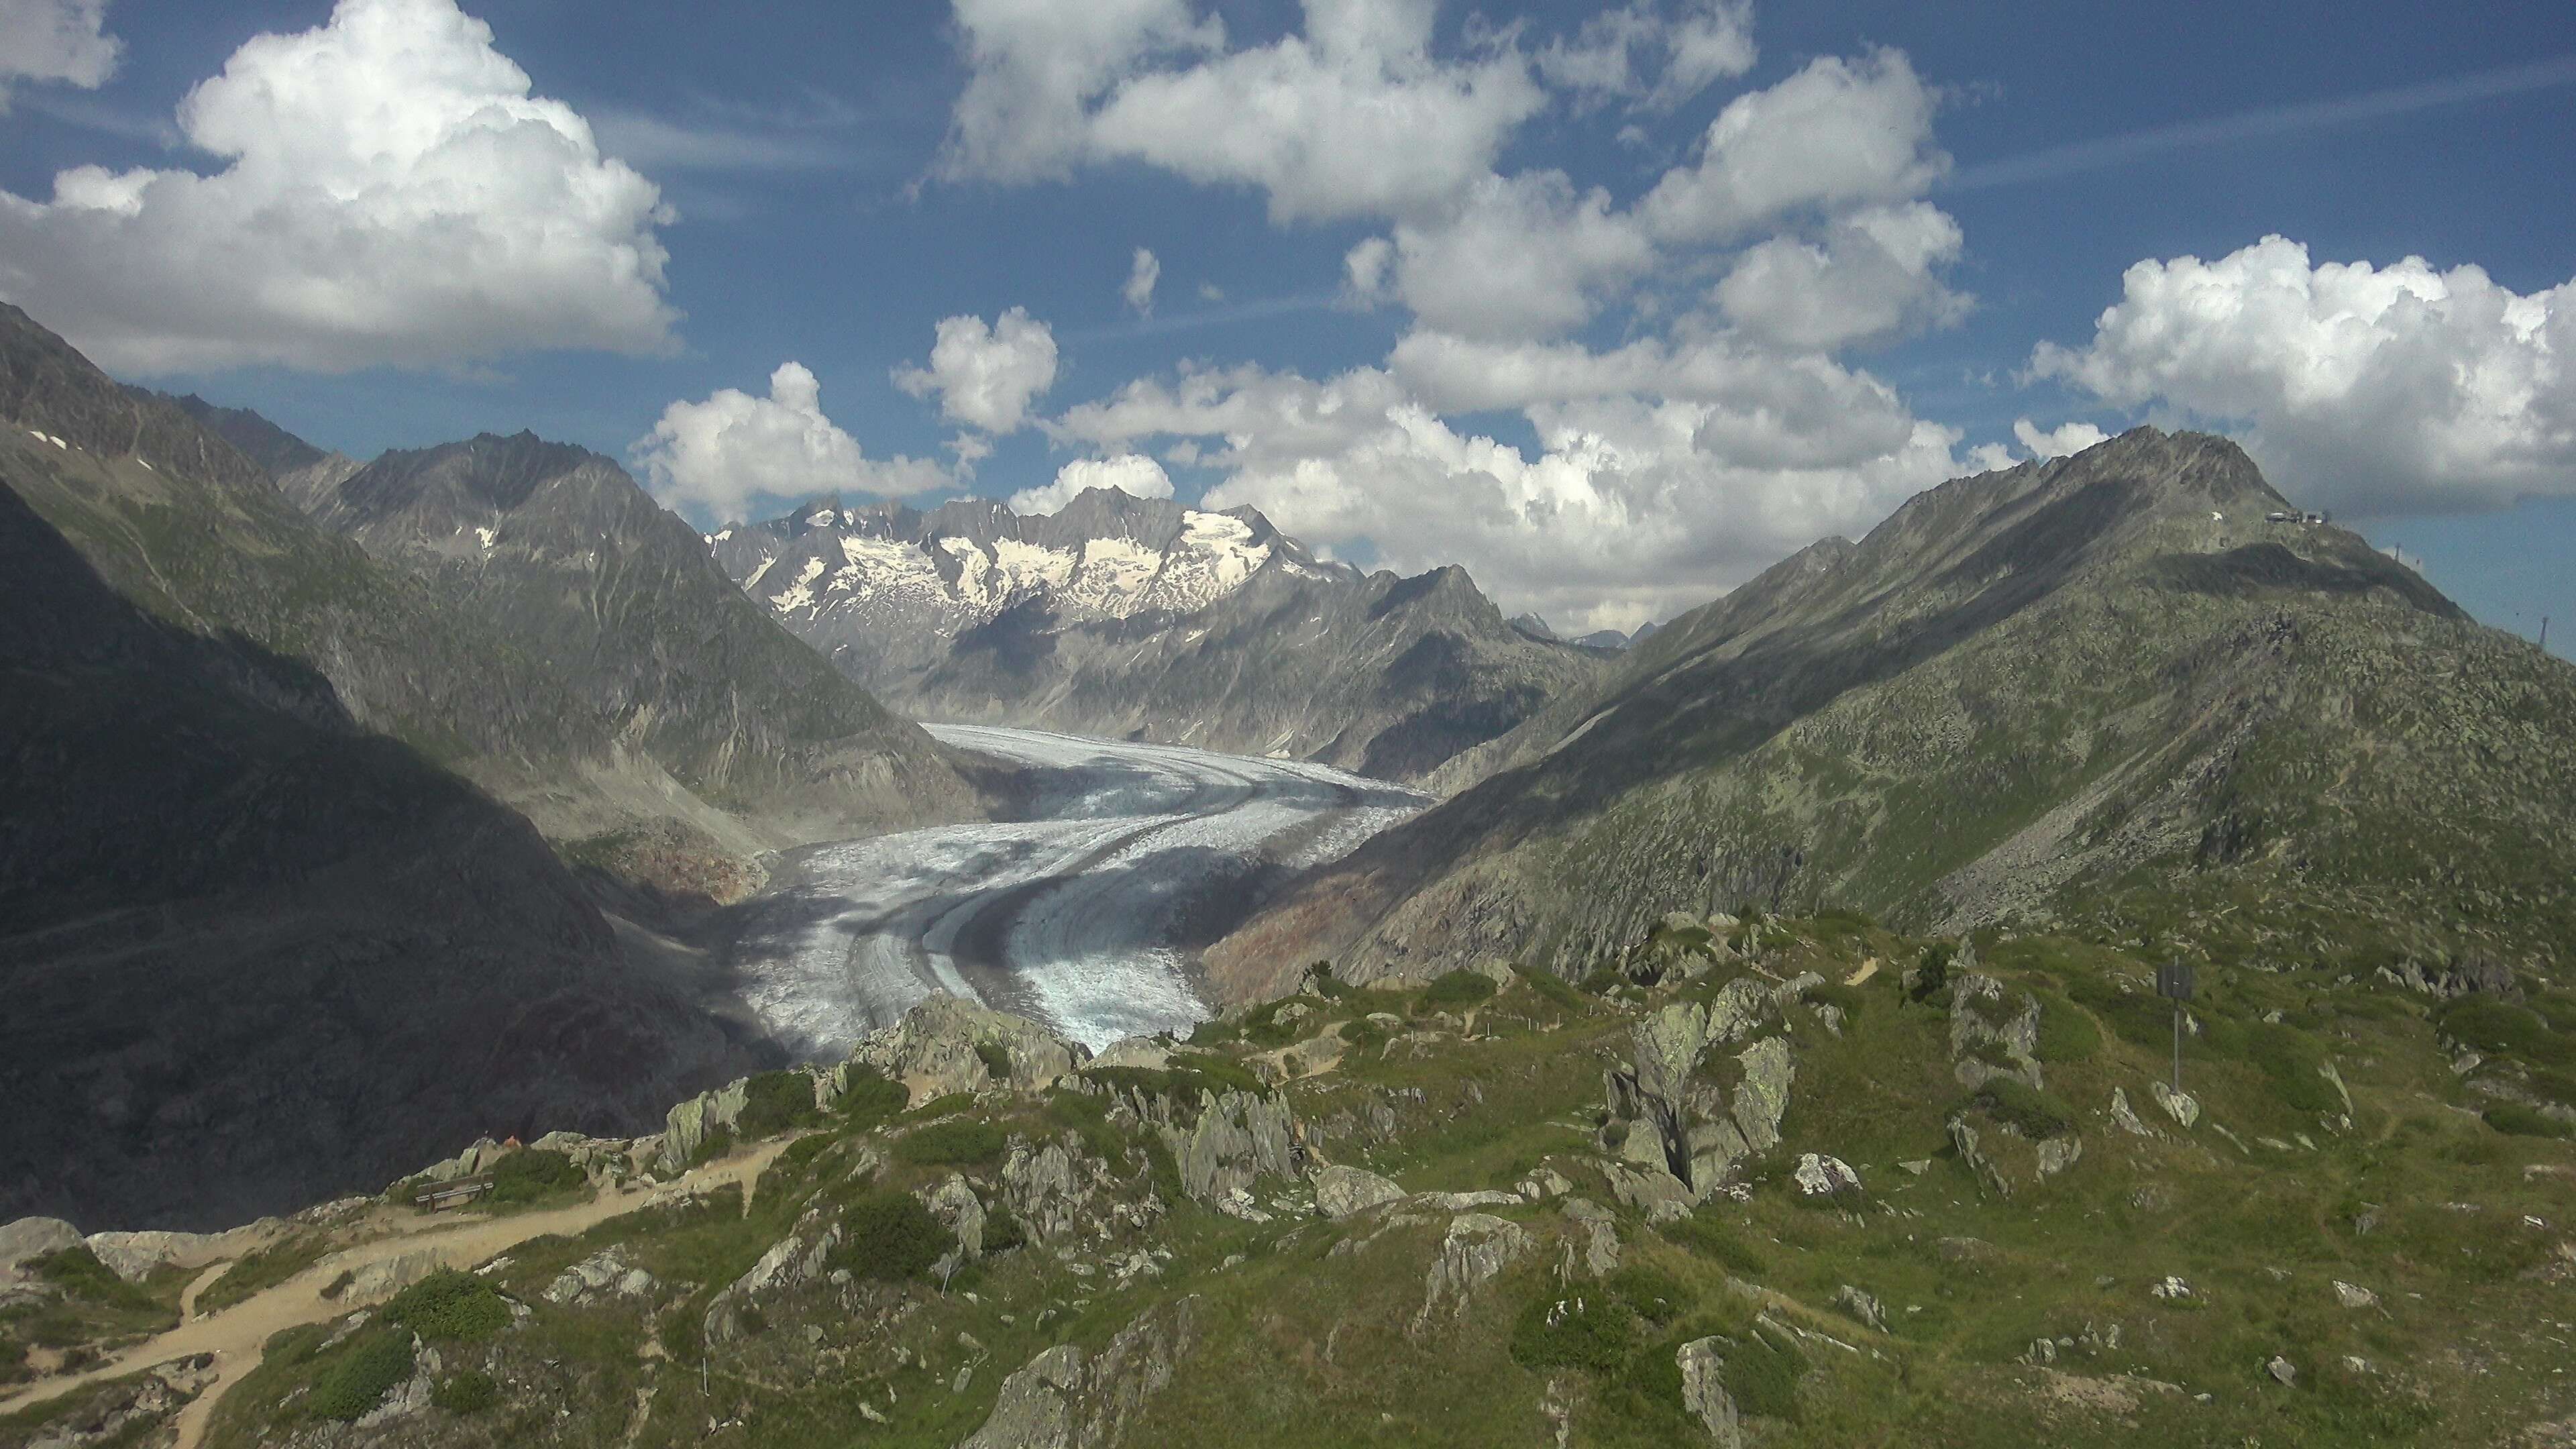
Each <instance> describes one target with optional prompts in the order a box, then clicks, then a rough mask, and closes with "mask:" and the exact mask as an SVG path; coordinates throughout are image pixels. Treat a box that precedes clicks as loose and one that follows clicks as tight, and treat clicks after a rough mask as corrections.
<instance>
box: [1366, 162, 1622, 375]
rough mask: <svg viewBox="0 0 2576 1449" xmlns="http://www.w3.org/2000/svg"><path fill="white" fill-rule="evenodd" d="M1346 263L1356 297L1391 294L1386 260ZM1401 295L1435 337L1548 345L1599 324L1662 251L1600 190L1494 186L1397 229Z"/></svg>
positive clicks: (1488, 182) (1517, 182)
mask: <svg viewBox="0 0 2576 1449" xmlns="http://www.w3.org/2000/svg"><path fill="white" fill-rule="evenodd" d="M1367 245H1368V244H1367V243H1365V242H1364V243H1362V244H1361V247H1360V248H1354V249H1353V251H1352V253H1351V255H1350V256H1349V257H1348V258H1346V259H1345V264H1344V265H1345V270H1346V272H1347V274H1348V279H1349V281H1350V284H1351V289H1352V291H1353V292H1354V293H1359V294H1361V295H1368V294H1369V293H1370V292H1373V291H1375V290H1376V288H1375V287H1369V288H1363V286H1362V283H1364V282H1377V283H1379V285H1381V286H1382V285H1384V283H1383V281H1382V277H1383V274H1384V270H1385V257H1386V254H1385V253H1384V252H1375V253H1370V254H1368V255H1366V256H1363V255H1362V249H1364V248H1366V247H1367ZM1393 256H1394V264H1395V265H1394V278H1393V290H1394V292H1395V295H1396V296H1397V297H1398V298H1400V299H1401V300H1402V301H1403V302H1404V304H1405V306H1407V307H1409V308H1411V309H1412V310H1413V313H1414V315H1415V316H1417V317H1419V318H1421V319H1422V321H1423V322H1424V323H1425V324H1427V325H1429V326H1432V327H1436V328H1440V329H1442V330H1445V331H1449V332H1455V333H1459V334H1462V335H1466V336H1477V337H1545V336H1554V335H1556V334H1559V333H1563V332H1568V331H1571V330H1573V329H1574V328H1576V327H1580V326H1582V325H1583V324H1584V323H1586V322H1588V321H1590V320H1591V319H1592V316H1593V313H1594V311H1595V310H1596V309H1597V308H1598V307H1599V306H1600V305H1601V302H1602V300H1603V298H1604V297H1605V296H1607V295H1615V294H1616V293H1617V292H1618V291H1620V290H1623V289H1624V288H1625V287H1626V285H1627V283H1628V282H1629V281H1631V280H1632V279H1634V278H1635V277H1637V276H1639V275H1641V274H1643V273H1644V272H1646V271H1648V270H1649V269H1651V268H1652V267H1653V266H1654V262H1655V249H1654V245H1653V244H1652V243H1651V242H1649V241H1648V240H1647V239H1646V236H1645V234H1644V233H1643V232H1642V231H1640V230H1639V229H1638V227H1637V225H1636V224H1635V222H1634V221H1633V220H1632V219H1631V218H1629V217H1628V216H1626V215H1624V214H1622V213H1620V212H1617V211H1615V210H1613V209H1612V207H1611V204H1610V194H1609V193H1608V192H1606V191H1604V190H1602V189H1600V188H1599V187H1594V188H1593V189H1591V190H1590V191H1585V192H1578V191H1576V190H1575V187H1574V183H1573V182H1572V181H1571V180H1570V179H1569V178H1568V177H1567V176H1566V175H1565V173H1564V172H1562V171H1525V172H1522V173H1521V174H1519V175H1517V176H1512V177H1508V178H1506V177H1501V176H1488V177H1486V178H1485V179H1484V180H1483V181H1481V182H1478V183H1477V184H1476V185H1475V186H1474V187H1473V188H1472V189H1470V190H1469V191H1468V192H1467V193H1466V195H1465V196H1464V197H1463V198H1462V199H1461V200H1460V201H1459V202H1458V203H1457V204H1456V205H1455V206H1454V207H1452V208H1450V209H1448V210H1447V211H1445V212H1444V213H1443V214H1441V215H1439V216H1438V217H1437V218H1436V219H1434V220H1430V221H1426V222H1424V223H1421V224H1412V223H1406V224H1401V225H1398V226H1397V227H1396V229H1395V238H1394V253H1393Z"/></svg>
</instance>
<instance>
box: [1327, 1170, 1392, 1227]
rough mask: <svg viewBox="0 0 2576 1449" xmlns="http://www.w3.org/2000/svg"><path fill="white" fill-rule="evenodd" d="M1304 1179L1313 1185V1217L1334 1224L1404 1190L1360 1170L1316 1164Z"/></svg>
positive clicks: (1389, 1199)
mask: <svg viewBox="0 0 2576 1449" xmlns="http://www.w3.org/2000/svg"><path fill="white" fill-rule="evenodd" d="M1306 1177H1307V1180H1308V1181H1309V1182H1311V1183H1313V1184H1314V1186H1315V1215H1316V1216H1318V1217H1323V1218H1330V1219H1332V1220H1334V1221H1336V1222H1338V1221H1340V1220H1341V1219H1343V1218H1346V1217H1349V1216H1350V1215H1351V1214H1353V1213H1360V1212H1366V1211H1368V1210H1369V1209H1370V1208H1373V1207H1376V1206H1378V1205H1379V1204H1381V1203H1390V1202H1394V1201H1396V1200H1397V1199H1399V1198H1401V1197H1403V1196H1404V1189H1403V1188H1400V1187H1398V1186H1396V1185H1395V1184H1394V1183H1393V1182H1390V1181H1388V1180H1387V1179H1385V1178H1383V1177H1380V1176H1378V1175H1377V1174H1376V1173H1374V1172H1371V1171H1369V1170H1368V1169H1366V1168H1361V1167H1344V1166H1341V1165H1340V1164H1338V1163H1331V1162H1326V1163H1319V1164H1317V1165H1316V1166H1314V1167H1313V1168H1310V1169H1309V1170H1308V1171H1307V1174H1306Z"/></svg>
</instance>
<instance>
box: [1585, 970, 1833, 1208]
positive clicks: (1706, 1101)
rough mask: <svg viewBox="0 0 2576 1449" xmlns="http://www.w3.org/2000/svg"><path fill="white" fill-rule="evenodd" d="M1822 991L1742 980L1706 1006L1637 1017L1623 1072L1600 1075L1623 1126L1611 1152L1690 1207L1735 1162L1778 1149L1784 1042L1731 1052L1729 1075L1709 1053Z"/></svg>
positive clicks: (1786, 1067)
mask: <svg viewBox="0 0 2576 1449" xmlns="http://www.w3.org/2000/svg"><path fill="white" fill-rule="evenodd" d="M1821 984H1822V981H1821V980H1820V979H1818V978H1813V977H1810V978H1806V979H1804V980H1803V981H1799V982H1790V983H1788V984H1787V985H1785V986H1773V985H1771V984H1769V983H1766V982H1764V981H1762V980H1761V979H1759V978H1757V977H1751V976H1743V977H1738V978H1736V979H1735V980H1733V981H1730V982H1728V983H1726V984H1725V985H1724V986H1723V987H1720V988H1719V989H1718V992H1717V994H1716V996H1715V997H1714V998H1713V999H1712V1000H1710V1001H1707V1002H1688V1003H1681V1004H1676V1005H1672V1006H1667V1007H1664V1008H1663V1009H1662V1010H1660V1011H1656V1012H1652V1013H1650V1014H1648V1015H1647V1016H1645V1017H1644V1018H1642V1019H1640V1020H1639V1021H1638V1022H1637V1024H1636V1026H1635V1027H1634V1028H1633V1029H1632V1030H1631V1032H1630V1048H1631V1050H1630V1065H1628V1066H1626V1067H1614V1068H1612V1069H1610V1070H1609V1071H1608V1072H1607V1073H1605V1074H1604V1082H1603V1085H1604V1089H1605V1091H1606V1092H1607V1094H1608V1096H1609V1099H1610V1114H1611V1117H1612V1118H1613V1119H1614V1120H1615V1121H1617V1122H1620V1123H1624V1124H1625V1127H1624V1131H1625V1134H1626V1135H1625V1136H1624V1137H1622V1138H1621V1139H1620V1140H1619V1141H1618V1143H1617V1144H1616V1147H1617V1151H1618V1155H1619V1156H1620V1157H1621V1158H1622V1159H1623V1160H1624V1161H1625V1162H1627V1163H1629V1164H1632V1165H1634V1166H1635V1167H1637V1168H1639V1169H1642V1170H1644V1171H1647V1172H1650V1173H1651V1172H1655V1171H1661V1172H1665V1173H1668V1174H1670V1175H1671V1176H1672V1177H1673V1178H1674V1179H1675V1180H1676V1181H1678V1182H1679V1183H1680V1184H1681V1185H1682V1187H1683V1189H1684V1190H1685V1191H1686V1193H1687V1194H1688V1195H1689V1196H1690V1197H1691V1198H1692V1199H1693V1200H1698V1199H1701V1198H1705V1197H1706V1196H1707V1195H1708V1193H1709V1192H1710V1191H1711V1190H1712V1189H1714V1188H1715V1187H1716V1186H1717V1185H1718V1184H1719V1183H1720V1182H1722V1181H1724V1180H1725V1177H1726V1174H1727V1172H1728V1171H1729V1170H1730V1169H1731V1168H1732V1167H1733V1166H1734V1165H1735V1164H1736V1163H1737V1162H1738V1161H1740V1160H1742V1159H1743V1158H1745V1157H1748V1156H1751V1155H1753V1154H1755V1153H1760V1152H1767V1151H1769V1150H1770V1149H1772V1148H1774V1147H1776V1146H1778V1145H1779V1143H1780V1121H1781V1118H1782V1117H1783V1115H1784V1114H1786V1113H1787V1111H1788V1109H1789V1088H1790V1083H1791V1081H1792V1079H1793V1078H1794V1077H1795V1075H1796V1064H1795V1062H1794V1061H1793V1059H1792V1058H1791V1055H1790V1051H1789V1044H1788V1042H1787V1041H1785V1040H1783V1039H1782V1038H1779V1037H1776V1036H1773V1037H1766V1038H1763V1039H1762V1040H1759V1041H1756V1042H1754V1043H1753V1044H1752V1045H1750V1046H1748V1047H1746V1048H1745V1049H1744V1050H1743V1051H1742V1052H1740V1053H1738V1054H1736V1056H1735V1058H1734V1063H1733V1068H1732V1070H1727V1069H1726V1068H1725V1067H1724V1066H1723V1065H1720V1066H1719V1067H1718V1068H1717V1069H1716V1070H1711V1055H1712V1053H1713V1052H1714V1051H1715V1049H1716V1048H1718V1047H1721V1046H1725V1045H1730V1044H1732V1043H1735V1042H1738V1041H1742V1040H1743V1039H1744V1038H1745V1037H1746V1036H1748V1035H1750V1034H1751V1033H1752V1032H1753V1031H1754V1030H1756V1029H1757V1028H1759V1027H1760V1026H1762V1025H1763V1024H1764V1023H1765V1022H1768V1021H1770V1020H1772V1019H1774V1018H1776V1017H1777V1016H1778V1014H1779V1012H1780V1009H1781V1007H1782V1005H1783V1004H1784V1003H1785V1002H1787V1001H1790V1000H1795V999H1796V997H1797V995H1798V994H1799V993H1800V992H1801V991H1803V990H1804V989H1806V988H1807V987H1808V986H1812V985H1821ZM1730 1088H1731V1090H1730Z"/></svg>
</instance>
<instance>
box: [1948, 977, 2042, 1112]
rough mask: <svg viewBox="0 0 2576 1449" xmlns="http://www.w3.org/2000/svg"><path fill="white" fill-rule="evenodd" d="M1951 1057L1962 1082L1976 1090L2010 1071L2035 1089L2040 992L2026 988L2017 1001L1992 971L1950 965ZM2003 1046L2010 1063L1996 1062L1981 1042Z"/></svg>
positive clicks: (2018, 1079)
mask: <svg viewBox="0 0 2576 1449" xmlns="http://www.w3.org/2000/svg"><path fill="white" fill-rule="evenodd" d="M1950 980H1951V982H1952V995H1951V998H1950V1061H1951V1069H1952V1071H1953V1072H1954V1074H1956V1076H1957V1077H1958V1079H1959V1085H1961V1086H1963V1087H1967V1088H1969V1089H1971V1090H1974V1089H1975V1088H1978V1087H1982V1086H1984V1085H1985V1084H1986V1083H1987V1082H1989V1081H1992V1080H1993V1079H1994V1078H1996V1077H2011V1078H2013V1079H2014V1080H2016V1081H2019V1082H2021V1083H2023V1084H2025V1085H2027V1086H2028V1087H2030V1088H2031V1089H2032V1090H2033V1091H2037V1090H2038V1089H2039V1086H2040V1071H2039V998H2038V997H2036V996H2033V995H2031V994H2030V993H2029V992H2023V993H2022V996H2021V1002H2020V1004H2019V1006H2018V1007H2016V1006H2014V1005H2013V1004H2012V1003H2010V1002H2009V1001H2007V1000H2006V998H2005V992H2004V984H2003V982H2001V981H1999V980H1997V979H1996V978H1994V977H1992V976H1986V975H1981V974H1978V973H1974V972H1970V973H1967V974H1964V975H1963V974H1961V972H1960V971H1959V970H1958V968H1956V967H1954V968H1952V970H1951V974H1950ZM1985 1047H1993V1048H1997V1049H1999V1050H2000V1053H2001V1055H2002V1056H2003V1058H2004V1060H2005V1061H2006V1062H2008V1063H2010V1065H2008V1066H1997V1065H1996V1064H1994V1063H1993V1062H1991V1061H1988V1060H1986V1059H1985V1058H1984V1057H1983V1056H1981V1055H1979V1054H1978V1053H1979V1050H1980V1048H1985Z"/></svg>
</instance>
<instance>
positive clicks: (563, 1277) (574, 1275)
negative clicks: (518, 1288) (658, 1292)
mask: <svg viewBox="0 0 2576 1449" xmlns="http://www.w3.org/2000/svg"><path fill="white" fill-rule="evenodd" d="M660 1286H661V1284H660V1282H659V1281H658V1280H656V1279H655V1278H654V1276H653V1275H652V1274H650V1273H647V1272H645V1271H644V1270H643V1269H641V1268H639V1267H636V1266H635V1265H634V1264H633V1263H631V1262H629V1261H627V1258H626V1254H625V1251H624V1250H623V1249H621V1248H617V1247H614V1246H612V1247H607V1248H603V1249H601V1250H600V1251H598V1252H596V1253H593V1254H591V1255H590V1256H589V1257H587V1258H584V1259H582V1260H581V1261H580V1262H578V1263H575V1264H573V1265H572V1266H571V1267H569V1268H566V1269H564V1270H563V1271H562V1272H561V1273H558V1274H556V1275H555V1280H554V1281H553V1282H552V1283H549V1284H547V1285H546V1289H545V1292H544V1294H543V1295H542V1296H543V1297H544V1298H545V1300H546V1301H547V1302H548V1303H553V1304H558V1305H562V1304H573V1303H595V1302H597V1301H599V1300H601V1299H603V1298H650V1297H652V1296H653V1290H654V1289H656V1288H658V1287H660Z"/></svg>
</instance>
